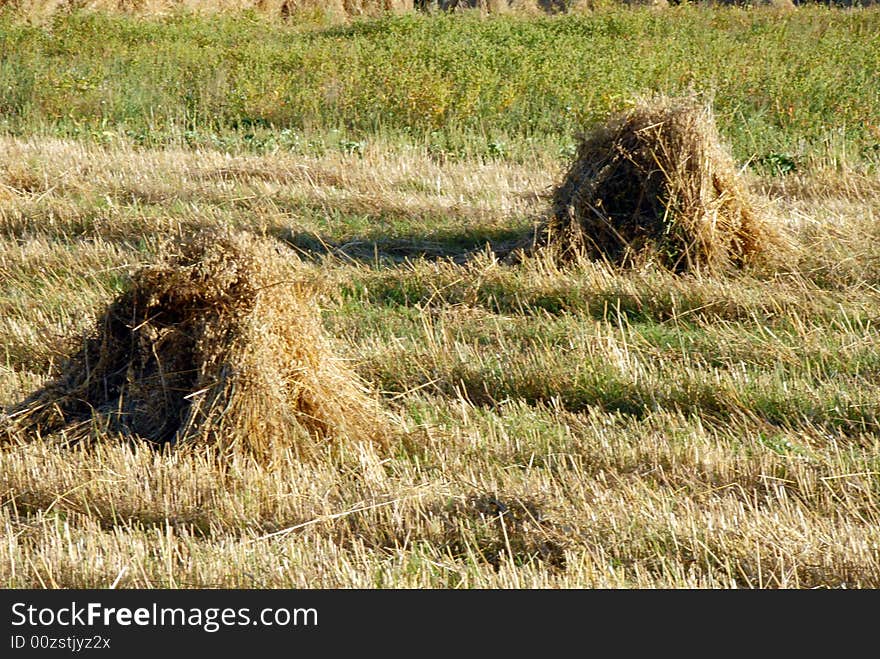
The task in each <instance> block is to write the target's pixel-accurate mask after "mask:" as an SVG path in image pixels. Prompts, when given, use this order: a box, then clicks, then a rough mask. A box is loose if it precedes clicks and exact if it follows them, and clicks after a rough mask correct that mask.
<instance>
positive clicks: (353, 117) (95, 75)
mask: <svg viewBox="0 0 880 659" xmlns="http://www.w3.org/2000/svg"><path fill="white" fill-rule="evenodd" d="M878 33H880V12H878V11H877V10H873V9H871V10H863V11H835V10H829V9H827V8H822V7H815V6H811V7H802V8H800V9H798V11H797V12H789V13H779V12H769V11H763V12H758V11H753V10H748V9H737V8H727V9H707V8H698V7H692V6H685V7H678V8H674V9H671V10H669V11H663V12H655V11H628V10H617V11H608V12H599V13H596V14H593V15H586V16H584V15H564V16H556V17H544V18H529V19H526V18H523V17H516V16H498V17H493V18H491V19H484V18H480V17H479V16H477V15H464V16H457V15H453V16H422V15H417V14H413V15H404V16H397V17H389V18H385V19H381V20H373V21H355V22H353V23H351V24H349V25H343V26H338V27H332V28H329V29H328V28H326V27H323V28H322V27H319V26H308V25H286V24H282V23H277V22H271V21H269V20H267V19H265V18H261V17H259V16H257V15H256V14H244V15H242V14H238V15H233V16H216V17H211V18H199V17H195V16H189V15H185V14H178V15H174V16H171V17H168V18H163V19H160V18H134V17H125V16H109V15H105V14H89V13H74V14H72V15H58V16H56V17H55V19H54V20H53V22H52V23H51V24H50V25H48V26H32V25H28V24H25V23H22V22H21V21H17V20H15V19H14V17H13V15H12V14H11V13H8V12H7V13H5V14H0V52H2V53H3V57H2V59H0V115H2V120H0V129H2V130H4V131H6V132H9V133H12V134H17V135H22V134H28V133H32V132H35V131H39V132H46V131H48V132H52V133H57V134H61V135H66V136H77V137H78V136H83V135H84V136H87V137H89V138H91V139H95V140H99V141H101V140H103V141H107V140H112V139H118V138H120V137H123V138H124V139H127V140H130V141H132V142H133V143H135V144H142V145H156V144H163V143H168V142H173V143H177V144H194V145H206V146H214V147H219V148H223V149H232V150H251V151H253V150H257V151H260V150H263V151H265V150H270V151H271V150H274V149H284V150H294V151H297V150H298V151H304V152H314V151H316V150H321V149H325V148H328V147H329V148H340V149H343V150H354V151H356V152H357V151H361V150H362V149H363V143H364V142H363V141H364V140H366V139H372V138H374V137H375V135H376V134H377V133H386V134H393V135H396V136H398V137H399V138H400V139H404V140H406V141H415V142H417V143H419V144H427V145H429V147H430V148H431V149H432V150H433V151H434V152H435V153H437V154H439V155H443V156H451V157H458V156H462V155H481V156H486V157H505V158H509V157H514V158H516V157H519V158H522V157H524V154H527V153H528V152H529V151H530V150H534V149H536V148H542V149H549V150H552V151H555V152H557V153H559V154H562V155H565V154H568V153H570V152H571V149H572V139H573V137H572V136H573V134H574V133H575V132H576V131H577V130H578V129H580V128H582V127H583V126H585V125H590V124H592V123H594V122H597V121H601V120H603V119H604V118H605V117H606V116H607V115H608V114H609V113H611V112H614V111H618V110H620V109H621V108H622V107H624V106H625V105H626V103H627V102H628V101H629V100H630V99H631V98H632V97H633V95H635V94H647V93H653V92H662V93H666V94H682V93H689V92H691V91H693V92H698V93H703V94H707V95H710V96H712V97H713V98H714V99H715V105H716V109H717V113H718V119H719V122H720V124H721V129H722V132H723V134H724V135H725V136H726V137H727V138H728V139H729V140H730V142H731V143H732V146H733V149H734V153H735V155H736V156H737V158H739V159H740V160H742V161H745V160H747V159H753V162H754V163H755V164H756V166H758V167H761V168H763V169H767V170H771V171H783V172H784V171H790V170H791V169H792V168H797V167H803V166H805V164H806V163H808V162H809V160H810V159H811V158H814V157H820V158H827V157H829V154H831V156H832V157H843V154H844V153H845V154H846V157H847V158H849V159H851V160H853V161H860V160H862V159H865V158H867V159H869V160H876V158H877V156H878V155H880V154H878V150H880V116H878V112H877V107H878V105H880V40H878V39H876V38H875V37H876V35H877V34H878Z"/></svg>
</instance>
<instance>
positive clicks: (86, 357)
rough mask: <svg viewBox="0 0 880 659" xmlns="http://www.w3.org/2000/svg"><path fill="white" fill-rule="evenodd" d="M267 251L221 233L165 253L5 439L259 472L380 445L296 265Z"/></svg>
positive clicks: (368, 407)
mask: <svg viewBox="0 0 880 659" xmlns="http://www.w3.org/2000/svg"><path fill="white" fill-rule="evenodd" d="M276 245H277V244H276V243H272V242H269V241H267V240H263V239H258V238H256V237H254V236H251V235H248V234H238V233H231V232H203V233H200V234H197V235H196V236H194V237H192V238H190V239H187V240H184V241H183V242H182V243H180V244H171V243H169V244H168V245H167V246H166V248H165V255H164V257H163V258H162V259H161V260H160V262H159V263H157V264H155V265H150V266H147V267H144V268H142V269H141V270H140V271H139V272H138V273H136V275H135V276H134V277H133V279H132V281H131V285H130V286H129V288H128V289H127V290H126V291H125V292H124V293H122V294H121V295H120V296H119V297H117V299H115V300H114V301H113V302H112V303H111V304H110V305H109V306H108V307H107V308H106V310H105V311H104V312H103V313H102V314H101V316H100V318H99V320H98V322H97V325H96V328H95V330H94V332H93V333H92V335H91V336H89V337H87V338H86V339H85V340H84V341H83V342H82V343H81V345H80V346H79V348H78V349H77V350H75V351H74V352H73V353H72V355H71V356H70V357H69V359H68V360H67V362H66V364H65V365H64V366H63V368H62V372H61V374H60V376H59V377H57V378H56V379H55V380H53V381H52V382H50V383H49V384H47V385H46V386H44V387H43V388H42V389H40V390H39V391H37V392H35V393H34V394H33V395H32V396H30V397H29V398H28V400H26V401H25V402H24V403H22V404H20V405H19V406H17V407H16V408H14V409H13V410H11V413H10V414H9V415H8V419H9V422H8V423H7V424H6V425H7V426H8V428H7V436H11V437H12V438H13V439H17V440H26V439H27V438H28V437H29V436H30V437H33V436H35V435H39V436H43V437H45V436H53V437H56V438H57V439H58V440H59V441H63V442H65V443H71V442H73V443H78V442H81V441H83V440H88V439H89V438H91V437H95V436H100V435H101V434H103V433H110V434H113V435H116V436H120V435H121V436H126V437H134V438H140V439H145V440H148V441H150V442H152V443H155V444H159V445H162V444H172V445H196V446H198V445H210V446H212V447H214V448H216V449H217V450H218V451H219V452H221V453H222V454H228V453H231V452H237V451H239V450H244V452H245V453H246V454H250V455H252V456H254V457H256V458H258V459H261V460H271V459H272V457H273V456H274V455H275V454H276V451H277V450H279V449H281V450H286V449H289V448H292V449H294V450H295V451H296V454H297V456H298V457H299V458H308V457H311V456H314V455H316V454H317V453H316V452H320V451H321V445H322V443H323V442H325V441H331V440H335V441H341V440H351V441H354V442H362V441H368V442H374V443H378V444H380V445H382V444H384V443H385V442H386V441H387V438H388V436H389V434H388V433H389V428H390V425H389V417H388V416H387V415H386V414H385V413H384V412H383V411H382V410H381V408H380V406H379V404H378V401H377V400H375V399H374V398H373V397H372V396H371V395H370V393H369V391H368V388H367V387H366V386H365V385H364V384H363V383H362V382H360V381H359V380H358V379H357V378H356V377H355V375H354V374H353V373H352V372H350V371H349V369H348V368H347V367H346V366H345V364H344V363H343V362H342V361H341V360H340V359H339V358H338V357H336V356H335V355H334V354H333V351H332V349H331V346H330V344H329V341H328V339H327V338H326V337H325V336H324V334H323V330H322V325H321V320H320V316H319V310H318V306H317V302H316V296H315V294H314V292H313V291H312V290H311V289H310V288H309V287H308V286H307V285H306V284H304V283H302V282H301V281H297V280H296V278H295V265H296V264H295V263H294V262H293V260H294V259H295V258H296V257H294V256H292V255H291V254H284V255H282V254H281V253H280V251H279V250H280V249H281V248H280V247H278V246H276ZM292 264H293V265H292ZM292 274H293V275H294V276H293V278H291V277H292Z"/></svg>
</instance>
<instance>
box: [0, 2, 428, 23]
mask: <svg viewBox="0 0 880 659" xmlns="http://www.w3.org/2000/svg"><path fill="white" fill-rule="evenodd" d="M2 6H8V7H11V8H13V9H14V10H15V11H16V12H17V13H18V14H19V15H21V16H23V17H26V18H28V19H31V20H41V19H46V18H48V17H51V16H52V15H54V14H57V13H62V12H69V11H73V10H85V11H99V12H123V13H129V14H139V15H147V16H157V15H163V14H171V13H174V12H180V11H184V12H192V13H197V14H216V13H231V12H241V11H245V10H251V11H256V12H258V13H261V14H264V15H267V16H269V17H273V18H295V17H296V15H297V14H305V15H307V16H308V17H310V18H315V17H316V16H318V15H320V16H323V17H326V18H331V19H346V18H351V17H360V16H377V15H381V14H383V13H387V12H398V13H399V12H405V11H411V10H412V9H413V2H412V0H327V1H318V0H207V1H205V0H3V1H2V2H0V7H2Z"/></svg>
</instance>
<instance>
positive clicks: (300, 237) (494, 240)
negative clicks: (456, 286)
mask: <svg viewBox="0 0 880 659" xmlns="http://www.w3.org/2000/svg"><path fill="white" fill-rule="evenodd" d="M270 233H271V234H272V235H274V236H275V237H276V238H278V239H279V240H281V241H283V242H284V243H286V244H287V245H289V246H290V247H292V248H293V249H294V250H296V252H297V253H298V254H299V255H300V256H301V257H302V258H306V259H313V260H320V259H321V258H322V257H325V256H332V257H335V258H337V259H340V260H342V261H351V262H354V261H356V262H360V263H366V264H374V265H391V266H394V265H400V264H402V263H405V262H407V261H411V260H417V259H422V260H427V261H449V262H451V263H455V264H458V265H466V264H467V263H470V262H471V261H473V260H474V259H476V258H477V257H479V256H483V255H486V254H487V253H488V254H492V255H495V256H496V257H498V256H506V255H507V254H509V253H510V251H511V250H512V249H514V248H515V247H516V246H518V245H521V244H523V241H524V240H526V239H527V237H528V236H530V235H532V233H533V232H524V231H520V230H516V229H510V230H506V229H475V230H473V231H443V232H437V233H434V234H433V235H432V237H431V239H426V238H424V237H423V236H415V235H412V236H401V237H398V238H381V237H376V236H358V237H353V238H350V239H347V240H344V241H333V240H330V239H327V238H324V237H322V236H319V235H316V234H314V233H309V232H296V231H291V230H288V229H278V230H276V231H274V232H272V231H270Z"/></svg>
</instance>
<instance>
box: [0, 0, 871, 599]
mask: <svg viewBox="0 0 880 659" xmlns="http://www.w3.org/2000/svg"><path fill="white" fill-rule="evenodd" d="M878 34H880V11H878V10H876V9H858V10H839V9H828V8H825V7H818V6H816V7H814V6H802V7H799V8H797V9H795V10H784V11H783V10H777V9H771V8H735V7H730V8H707V7H695V6H679V7H671V8H668V9H664V10H662V11H658V10H654V9H648V8H640V9H630V8H611V9H604V10H601V11H595V12H591V13H581V14H570V15H558V16H546V17H545V16H533V15H528V16H521V15H515V14H514V15H501V16H488V17H487V16H484V15H482V14H480V13H479V12H463V13H460V14H454V15H443V14H430V15H419V14H405V15H399V16H388V17H380V18H369V19H367V18H364V19H358V20H348V21H345V22H337V23H330V22H327V21H325V20H323V19H322V20H319V19H318V18H315V19H314V20H311V21H305V20H302V21H281V20H275V19H269V18H267V17H265V16H263V15H259V14H257V13H254V12H238V13H230V14H223V15H217V16H211V17H204V16H197V15H191V14H185V13H180V12H177V13H173V14H171V15H168V16H136V15H127V14H107V13H95V12H92V13H89V12H79V11H77V12H72V13H61V14H58V15H54V16H51V17H49V18H47V19H44V20H40V21H35V20H28V17H27V16H22V15H21V13H20V12H14V11H4V12H0V346H2V351H0V359H2V362H0V409H3V408H5V409H6V414H7V417H2V416H0V423H2V422H6V421H8V414H9V413H10V412H11V410H13V408H14V406H15V405H16V404H17V403H19V402H20V401H22V400H23V399H25V398H26V397H27V396H28V395H29V394H30V393H31V392H33V391H34V390H36V389H38V388H39V387H41V386H43V385H45V384H46V383H47V382H49V381H50V380H51V378H52V377H53V376H54V375H56V374H57V373H58V372H59V368H60V367H61V365H62V364H63V360H64V357H65V355H66V354H69V352H70V349H71V346H72V345H75V344H76V342H77V341H78V340H80V339H81V337H83V336H84V335H86V334H87V333H88V332H90V331H92V329H93V328H94V325H95V320H96V317H97V315H98V314H99V313H100V311H101V310H102V309H103V308H104V307H105V306H106V305H107V304H108V303H110V302H111V301H112V300H113V299H114V298H115V297H116V296H118V295H119V294H120V293H122V292H123V291H124V290H126V287H127V286H128V285H129V282H130V277H131V276H132V273H133V272H136V271H137V269H138V268H140V267H141V266H143V265H145V264H149V263H152V262H154V261H155V260H156V259H157V258H159V257H160V256H161V254H160V250H161V246H162V244H163V240H166V239H168V238H172V239H174V238H175V237H178V238H180V239H183V238H184V237H186V236H190V235H193V234H194V233H196V232H198V231H201V230H204V229H211V228H217V227H222V228H229V229H235V230H240V231H246V232H250V233H253V234H256V235H258V236H263V237H266V238H268V239H271V240H273V241H275V242H276V243H277V245H278V249H279V250H281V251H282V253H283V254H285V255H287V256H288V257H289V263H290V265H289V267H290V277H291V279H295V280H297V281H299V282H303V283H304V284H307V285H309V286H311V287H312V288H314V290H316V291H317V293H318V300H319V302H320V313H321V321H322V326H323V329H324V331H325V332H326V334H327V336H328V337H329V339H330V340H331V342H332V345H333V347H334V350H335V352H336V353H337V354H338V355H340V356H341V357H342V358H343V359H344V361H345V363H346V364H347V365H348V366H349V367H350V368H351V369H352V370H353V371H354V372H355V373H356V374H357V376H358V377H359V378H361V379H362V380H363V381H364V382H365V383H368V385H369V386H370V387H372V389H373V395H374V396H375V398H376V400H378V401H379V402H380V404H381V405H382V406H383V408H384V409H386V410H387V411H388V412H389V414H390V415H391V417H392V418H393V419H394V424H395V430H394V432H393V433H392V434H391V435H390V436H389V441H388V442H387V445H385V446H378V445H376V444H373V443H370V442H366V441H360V439H359V438H358V437H347V438H345V441H340V442H337V443H334V442H332V441H322V442H320V443H317V440H316V451H317V455H316V456H313V457H312V458H310V459H308V460H302V459H299V457H298V455H297V453H296V452H295V451H293V450H288V451H284V450H283V447H282V449H281V450H279V452H278V454H277V455H276V456H275V457H274V459H273V460H272V462H271V463H270V464H266V463H264V462H260V461H258V460H255V459H253V458H252V457H251V456H248V455H244V454H235V455H232V456H229V457H223V456H221V455H219V454H218V453H217V452H215V451H211V450H210V449H202V450H182V449H181V450H175V449H171V448H166V449H162V450H157V449H155V448H153V447H151V446H148V445H145V444H137V443H135V445H132V443H131V442H121V441H119V438H117V437H114V436H112V435H110V434H107V433H104V434H102V433H101V432H99V431H98V430H96V431H95V437H94V438H93V439H94V440H95V441H93V442H92V443H90V444H89V445H83V446H79V447H74V448H71V447H65V446H63V445H60V444H59V442H57V441H55V439H57V438H53V437H34V436H27V437H25V436H23V435H21V434H20V433H16V432H14V431H12V430H4V429H3V427H2V426H0V443H2V447H0V502H2V509H0V516H2V528H3V538H2V539H3V542H0V584H2V585H3V587H5V588H22V587H32V588H72V587H77V588H79V587H95V588H102V587H107V586H110V585H114V586H116V587H120V588H124V587H142V588H143V587H146V588H212V587H236V588H238V587H243V588H290V587H298V588H340V587H341V588H353V587H357V588H364V587H367V588H372V587H379V588H414V587H430V588H559V587H563V588H876V587H880V426H878V424H880V384H878V376H880V352H878V347H880V345H878V344H880V340H878V338H880V337H878V334H877V323H878V321H880V317H878V316H880V314H878V309H880V305H878V303H880V288H878V285H880V247H878V245H880V241H878V238H880V172H878V163H880V40H878V39H877V36H876V35H878ZM652 93H664V94H669V95H682V94H697V95H700V96H701V97H703V98H706V99H710V100H711V103H712V105H713V106H714V108H715V112H716V117H717V120H718V127H719V130H720V132H721V134H722V135H723V137H724V138H725V140H726V142H727V143H728V144H729V146H730V149H731V152H732V153H733V155H734V157H735V158H736V160H737V162H738V163H739V164H740V165H741V174H742V176H743V177H744V178H745V179H746V181H747V184H748V187H749V189H750V190H751V191H752V192H753V193H754V195H756V197H757V198H758V199H759V200H760V203H761V212H762V213H763V214H765V215H766V216H767V217H768V218H771V219H772V221H773V222H774V223H776V225H777V226H778V227H779V228H780V230H781V231H783V232H785V234H786V235H787V236H788V237H789V238H790V240H791V241H792V243H793V244H794V245H795V246H796V249H795V250H793V252H792V253H791V254H790V255H789V257H788V259H787V260H786V261H785V262H784V263H782V264H776V265H774V267H769V266H762V265H754V266H749V267H746V268H744V269H742V270H738V271H734V272H724V273H692V274H673V273H671V272H668V271H667V270H665V269H663V268H661V267H659V266H653V265H651V264H647V265H645V266H643V267H638V268H620V267H616V266H614V265H612V264H609V263H606V262H602V261H590V260H585V259H584V260H580V261H578V262H575V263H570V264H565V265H561V264H559V263H557V262H554V261H553V260H552V259H549V258H542V257H540V256H535V257H533V258H526V259H524V260H523V261H522V262H519V263H516V264H511V263H507V262H505V261H503V260H501V259H499V258H497V257H496V255H495V253H493V250H495V249H498V248H499V247H503V246H505V245H509V244H513V243H516V242H517V241H520V240H522V238H523V236H524V235H527V234H528V232H529V231H530V230H531V229H532V228H533V227H534V225H535V224H536V223H537V222H539V221H540V220H541V219H542V218H543V217H544V216H545V215H546V213H547V211H548V207H549V197H550V193H551V191H552V190H553V187H554V186H555V185H556V184H558V183H559V182H560V180H561V178H562V175H563V173H564V171H565V169H566V167H567V166H568V164H569V162H570V159H571V158H572V156H573V154H574V152H575V147H576V144H577V135H578V133H579V131H582V130H589V129H590V128H591V127H593V126H596V125H599V124H601V123H602V122H603V121H605V120H606V119H607V117H608V116H609V114H611V113H613V112H617V111H619V110H621V109H625V108H626V107H628V106H629V104H631V103H632V101H633V99H634V98H635V97H637V96H649V95H650V94H652ZM4 433H5V434H4Z"/></svg>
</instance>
